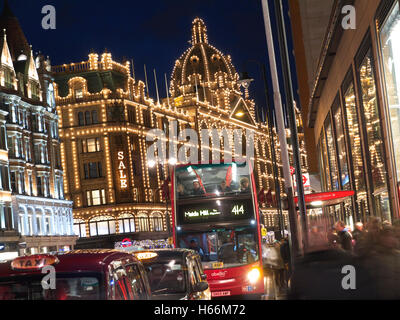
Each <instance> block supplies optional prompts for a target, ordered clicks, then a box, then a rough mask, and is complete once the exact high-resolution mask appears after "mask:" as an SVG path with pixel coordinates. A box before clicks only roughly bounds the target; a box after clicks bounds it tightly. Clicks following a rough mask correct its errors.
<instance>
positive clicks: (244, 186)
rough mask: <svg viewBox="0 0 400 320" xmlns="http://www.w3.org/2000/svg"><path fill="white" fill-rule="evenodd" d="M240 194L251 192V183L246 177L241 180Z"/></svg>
mask: <svg viewBox="0 0 400 320" xmlns="http://www.w3.org/2000/svg"><path fill="white" fill-rule="evenodd" d="M240 192H243V193H246V192H250V182H249V179H248V178H246V177H243V178H242V179H240Z"/></svg>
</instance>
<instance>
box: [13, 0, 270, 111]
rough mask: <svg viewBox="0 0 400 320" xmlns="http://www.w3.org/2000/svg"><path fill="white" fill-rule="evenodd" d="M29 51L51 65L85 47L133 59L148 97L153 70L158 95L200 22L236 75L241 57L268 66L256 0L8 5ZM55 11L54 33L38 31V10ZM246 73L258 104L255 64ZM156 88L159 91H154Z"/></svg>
mask: <svg viewBox="0 0 400 320" xmlns="http://www.w3.org/2000/svg"><path fill="white" fill-rule="evenodd" d="M9 4H10V7H11V9H12V10H13V12H14V14H15V15H16V16H17V17H18V19H19V21H20V24H21V26H22V28H23V30H24V32H25V35H26V37H27V39H28V42H29V43H30V44H32V46H33V50H34V52H37V51H39V50H40V51H41V52H42V53H44V54H45V55H49V56H50V59H51V61H52V64H53V65H58V64H63V63H70V62H80V61H84V60H87V59H88V54H89V52H90V50H91V49H94V50H95V52H97V53H99V54H100V53H102V52H104V49H105V48H107V50H108V51H109V52H111V53H112V55H113V58H114V59H115V60H117V61H121V60H122V58H123V57H126V58H128V59H134V64H135V75H136V78H138V79H142V80H144V71H143V65H144V64H146V67H147V71H148V75H149V88H150V95H151V96H153V97H155V96H156V94H155V88H154V80H153V77H150V75H153V72H152V71H153V68H155V69H156V72H157V78H158V85H159V88H160V89H159V90H160V95H161V96H165V82H164V73H166V74H167V79H168V80H169V78H170V76H171V72H172V68H173V66H174V63H175V60H176V59H177V58H179V57H180V55H181V54H182V53H183V52H184V51H185V50H186V49H187V48H188V47H189V46H190V45H189V43H188V41H190V39H191V23H192V21H193V19H194V18H195V17H197V16H198V17H200V18H202V19H203V20H204V21H205V23H206V26H207V29H208V38H209V43H210V44H212V45H214V46H215V47H216V48H218V49H219V50H221V51H222V52H223V53H224V54H230V55H231V57H232V61H233V64H234V65H235V67H236V69H237V71H238V72H239V73H240V72H241V71H242V70H243V69H244V64H245V62H246V61H247V60H259V61H262V62H264V63H266V62H267V60H268V57H267V44H266V38H265V31H264V21H263V16H262V8H261V2H260V1H259V0H245V1H243V0H190V1H187V0H168V1H165V0H149V1H137V0H135V1H122V0H114V1H95V0H84V1H83V0H35V1H26V0H9ZM48 4H49V5H53V6H54V7H55V8H56V14H57V16H56V30H44V29H42V27H41V21H42V18H43V17H44V14H42V13H41V11H42V7H43V6H45V5H48ZM246 70H247V71H248V72H249V74H250V76H251V77H253V78H255V80H256V81H255V82H253V84H252V87H251V89H250V93H251V95H252V97H254V98H255V100H256V102H257V103H258V104H262V105H265V95H264V90H263V88H264V86H263V83H262V78H261V76H260V70H259V68H258V66H257V65H256V64H254V63H250V64H248V66H247V67H246ZM161 90H162V91H161Z"/></svg>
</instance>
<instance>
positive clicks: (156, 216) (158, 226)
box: [151, 212, 164, 231]
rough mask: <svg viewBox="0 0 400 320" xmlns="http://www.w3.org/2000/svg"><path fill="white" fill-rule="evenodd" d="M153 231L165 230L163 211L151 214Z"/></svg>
mask: <svg viewBox="0 0 400 320" xmlns="http://www.w3.org/2000/svg"><path fill="white" fill-rule="evenodd" d="M151 219H152V222H153V231H164V222H163V218H162V215H161V213H158V212H156V213H153V214H152V216H151Z"/></svg>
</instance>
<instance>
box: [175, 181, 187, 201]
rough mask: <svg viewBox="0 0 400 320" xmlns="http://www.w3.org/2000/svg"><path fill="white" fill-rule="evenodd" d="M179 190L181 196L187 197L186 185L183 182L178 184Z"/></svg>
mask: <svg viewBox="0 0 400 320" xmlns="http://www.w3.org/2000/svg"><path fill="white" fill-rule="evenodd" d="M177 192H178V196H179V198H182V197H186V196H187V193H186V190H185V187H184V185H183V184H182V183H179V184H178V186H177Z"/></svg>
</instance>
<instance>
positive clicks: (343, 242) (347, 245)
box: [335, 221, 353, 252]
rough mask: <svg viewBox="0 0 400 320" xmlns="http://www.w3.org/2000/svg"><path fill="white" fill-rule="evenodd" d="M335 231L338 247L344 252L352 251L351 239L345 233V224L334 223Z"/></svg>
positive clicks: (341, 222) (349, 235) (347, 233)
mask: <svg viewBox="0 0 400 320" xmlns="http://www.w3.org/2000/svg"><path fill="white" fill-rule="evenodd" d="M335 229H336V233H337V236H338V242H339V245H340V247H341V248H342V249H343V250H345V251H350V252H351V251H352V250H353V244H352V237H351V234H350V233H349V232H348V231H347V228H346V225H345V223H344V222H343V221H338V222H336V223H335Z"/></svg>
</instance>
